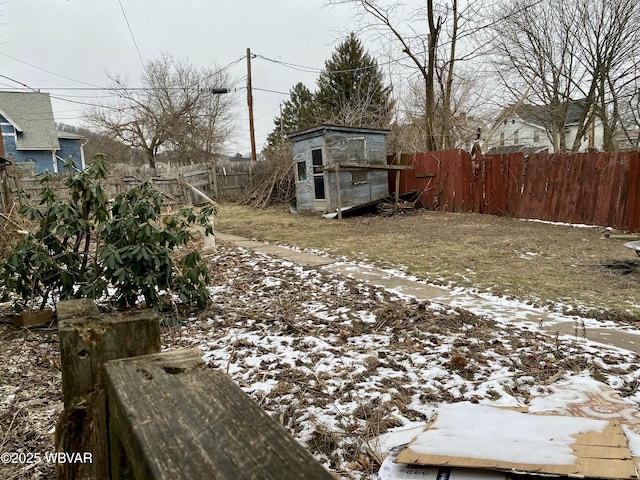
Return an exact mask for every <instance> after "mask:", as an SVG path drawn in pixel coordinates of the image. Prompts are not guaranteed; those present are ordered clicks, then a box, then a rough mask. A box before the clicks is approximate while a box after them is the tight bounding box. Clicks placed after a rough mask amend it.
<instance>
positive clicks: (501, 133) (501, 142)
mask: <svg viewBox="0 0 640 480" xmlns="http://www.w3.org/2000/svg"><path fill="white" fill-rule="evenodd" d="M500 145H504V132H500Z"/></svg>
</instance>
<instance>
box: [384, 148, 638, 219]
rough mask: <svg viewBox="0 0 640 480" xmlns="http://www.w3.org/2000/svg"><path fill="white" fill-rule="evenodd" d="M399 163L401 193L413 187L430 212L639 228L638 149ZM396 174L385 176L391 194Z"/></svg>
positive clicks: (419, 157)
mask: <svg viewBox="0 0 640 480" xmlns="http://www.w3.org/2000/svg"><path fill="white" fill-rule="evenodd" d="M391 160H392V159H391V158H389V161H391ZM401 163H402V164H404V165H413V166H414V170H412V171H403V172H401V173H400V192H401V193H403V192H408V191H411V190H418V191H419V192H420V194H421V202H422V204H423V205H424V206H425V207H427V208H430V209H435V210H443V211H449V212H477V213H488V214H492V215H504V216H512V217H517V218H532V219H540V220H549V221H557V222H567V223H574V224H575V223H584V224H588V225H602V226H610V227H614V228H620V229H625V230H629V231H640V163H639V158H638V152H637V151H635V152H617V153H578V154H564V155H549V154H541V155H528V156H524V155H523V154H521V153H520V154H517V153H516V154H508V155H507V154H505V155H484V156H483V157H478V158H475V159H474V158H472V156H471V154H470V153H468V152H465V151H461V150H448V151H439V152H427V153H417V154H405V155H402V157H401ZM395 175H396V173H395V172H391V173H390V174H389V186H390V189H391V190H394V189H395Z"/></svg>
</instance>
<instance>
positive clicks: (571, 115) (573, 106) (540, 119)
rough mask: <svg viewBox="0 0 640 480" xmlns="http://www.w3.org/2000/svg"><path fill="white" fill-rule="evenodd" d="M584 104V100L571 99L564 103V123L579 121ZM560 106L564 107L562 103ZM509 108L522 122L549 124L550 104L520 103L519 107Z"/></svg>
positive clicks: (551, 114) (571, 123)
mask: <svg viewBox="0 0 640 480" xmlns="http://www.w3.org/2000/svg"><path fill="white" fill-rule="evenodd" d="M584 105H585V102H584V100H571V101H569V103H568V104H566V108H567V118H566V120H565V125H575V124H577V123H578V122H579V120H580V116H581V115H582V109H583V108H584ZM561 108H564V105H562V106H561ZM511 110H512V112H513V113H514V114H516V115H518V116H519V117H520V118H521V119H522V120H523V121H524V122H526V123H530V124H533V125H538V126H540V127H543V128H546V126H547V125H549V124H551V118H552V116H553V110H552V107H551V105H521V106H519V107H511Z"/></svg>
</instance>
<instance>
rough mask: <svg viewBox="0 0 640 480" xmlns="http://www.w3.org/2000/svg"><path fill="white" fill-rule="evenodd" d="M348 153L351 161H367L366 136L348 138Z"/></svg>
mask: <svg viewBox="0 0 640 480" xmlns="http://www.w3.org/2000/svg"><path fill="white" fill-rule="evenodd" d="M347 153H348V156H349V161H350V162H360V163H364V162H366V161H367V150H366V141H365V138H364V137H351V138H347Z"/></svg>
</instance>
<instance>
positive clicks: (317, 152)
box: [311, 148, 322, 174]
mask: <svg viewBox="0 0 640 480" xmlns="http://www.w3.org/2000/svg"><path fill="white" fill-rule="evenodd" d="M311 163H313V173H314V174H317V173H322V171H321V169H322V149H321V148H316V149H314V150H311Z"/></svg>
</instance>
